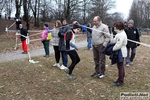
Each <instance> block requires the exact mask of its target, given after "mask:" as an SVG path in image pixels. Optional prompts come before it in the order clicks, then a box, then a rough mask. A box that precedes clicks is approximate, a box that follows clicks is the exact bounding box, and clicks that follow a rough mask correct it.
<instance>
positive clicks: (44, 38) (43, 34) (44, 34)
mask: <svg viewBox="0 0 150 100" xmlns="http://www.w3.org/2000/svg"><path fill="white" fill-rule="evenodd" d="M43 28H44V30H42V32H41V41H42V43H43V46H44V50H45V55H44V56H43V57H46V58H48V57H49V41H50V38H48V34H49V33H50V30H49V28H48V24H44V26H43Z"/></svg>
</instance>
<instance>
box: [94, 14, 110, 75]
mask: <svg viewBox="0 0 150 100" xmlns="http://www.w3.org/2000/svg"><path fill="white" fill-rule="evenodd" d="M93 22H94V26H93V30H92V45H93V56H94V57H93V58H94V62H95V72H94V73H93V74H92V75H91V77H98V78H103V77H104V76H105V66H106V58H105V55H104V54H103V53H102V50H103V49H104V48H105V47H106V46H107V44H108V42H109V41H110V33H109V30H108V26H107V25H105V24H103V23H102V22H101V20H100V17H99V16H95V17H94V19H93ZM97 30H98V31H97Z"/></svg>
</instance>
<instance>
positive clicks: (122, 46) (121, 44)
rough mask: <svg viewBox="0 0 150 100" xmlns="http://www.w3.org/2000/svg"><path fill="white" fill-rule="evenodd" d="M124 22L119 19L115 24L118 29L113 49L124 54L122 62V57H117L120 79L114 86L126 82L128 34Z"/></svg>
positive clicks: (116, 29)
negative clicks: (125, 61) (125, 67)
mask: <svg viewBox="0 0 150 100" xmlns="http://www.w3.org/2000/svg"><path fill="white" fill-rule="evenodd" d="M124 28H125V27H124V23H123V22H121V21H119V22H116V23H115V24H114V29H115V31H116V33H117V34H116V36H115V38H114V39H113V40H112V42H114V43H115V45H114V47H113V50H112V51H117V50H121V54H122V58H123V60H122V62H120V58H118V56H117V59H116V62H117V68H118V79H117V80H116V81H115V82H114V84H113V86H121V85H123V83H124V76H125V71H124V58H125V57H126V56H127V48H126V45H127V36H126V33H125V31H124Z"/></svg>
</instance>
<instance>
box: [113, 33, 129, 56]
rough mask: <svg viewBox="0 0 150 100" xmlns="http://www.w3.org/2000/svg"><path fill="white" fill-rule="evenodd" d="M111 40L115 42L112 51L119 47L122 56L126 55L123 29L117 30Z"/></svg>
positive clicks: (125, 36) (125, 40)
mask: <svg viewBox="0 0 150 100" xmlns="http://www.w3.org/2000/svg"><path fill="white" fill-rule="evenodd" d="M111 42H115V43H116V44H115V46H114V47H113V51H117V50H119V49H121V52H122V56H123V57H127V48H126V45H127V35H126V33H125V31H124V30H121V31H119V30H118V31H117V34H116V36H115V38H114V39H113V40H111Z"/></svg>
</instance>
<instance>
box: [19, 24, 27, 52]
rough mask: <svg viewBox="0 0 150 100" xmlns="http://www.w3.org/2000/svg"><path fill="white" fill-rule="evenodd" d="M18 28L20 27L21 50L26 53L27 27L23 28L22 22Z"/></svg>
mask: <svg viewBox="0 0 150 100" xmlns="http://www.w3.org/2000/svg"><path fill="white" fill-rule="evenodd" d="M19 28H20V34H21V36H20V39H21V42H22V49H23V52H22V54H27V53H28V46H27V38H26V37H27V33H28V32H27V29H25V28H23V26H22V24H20V25H19Z"/></svg>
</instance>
